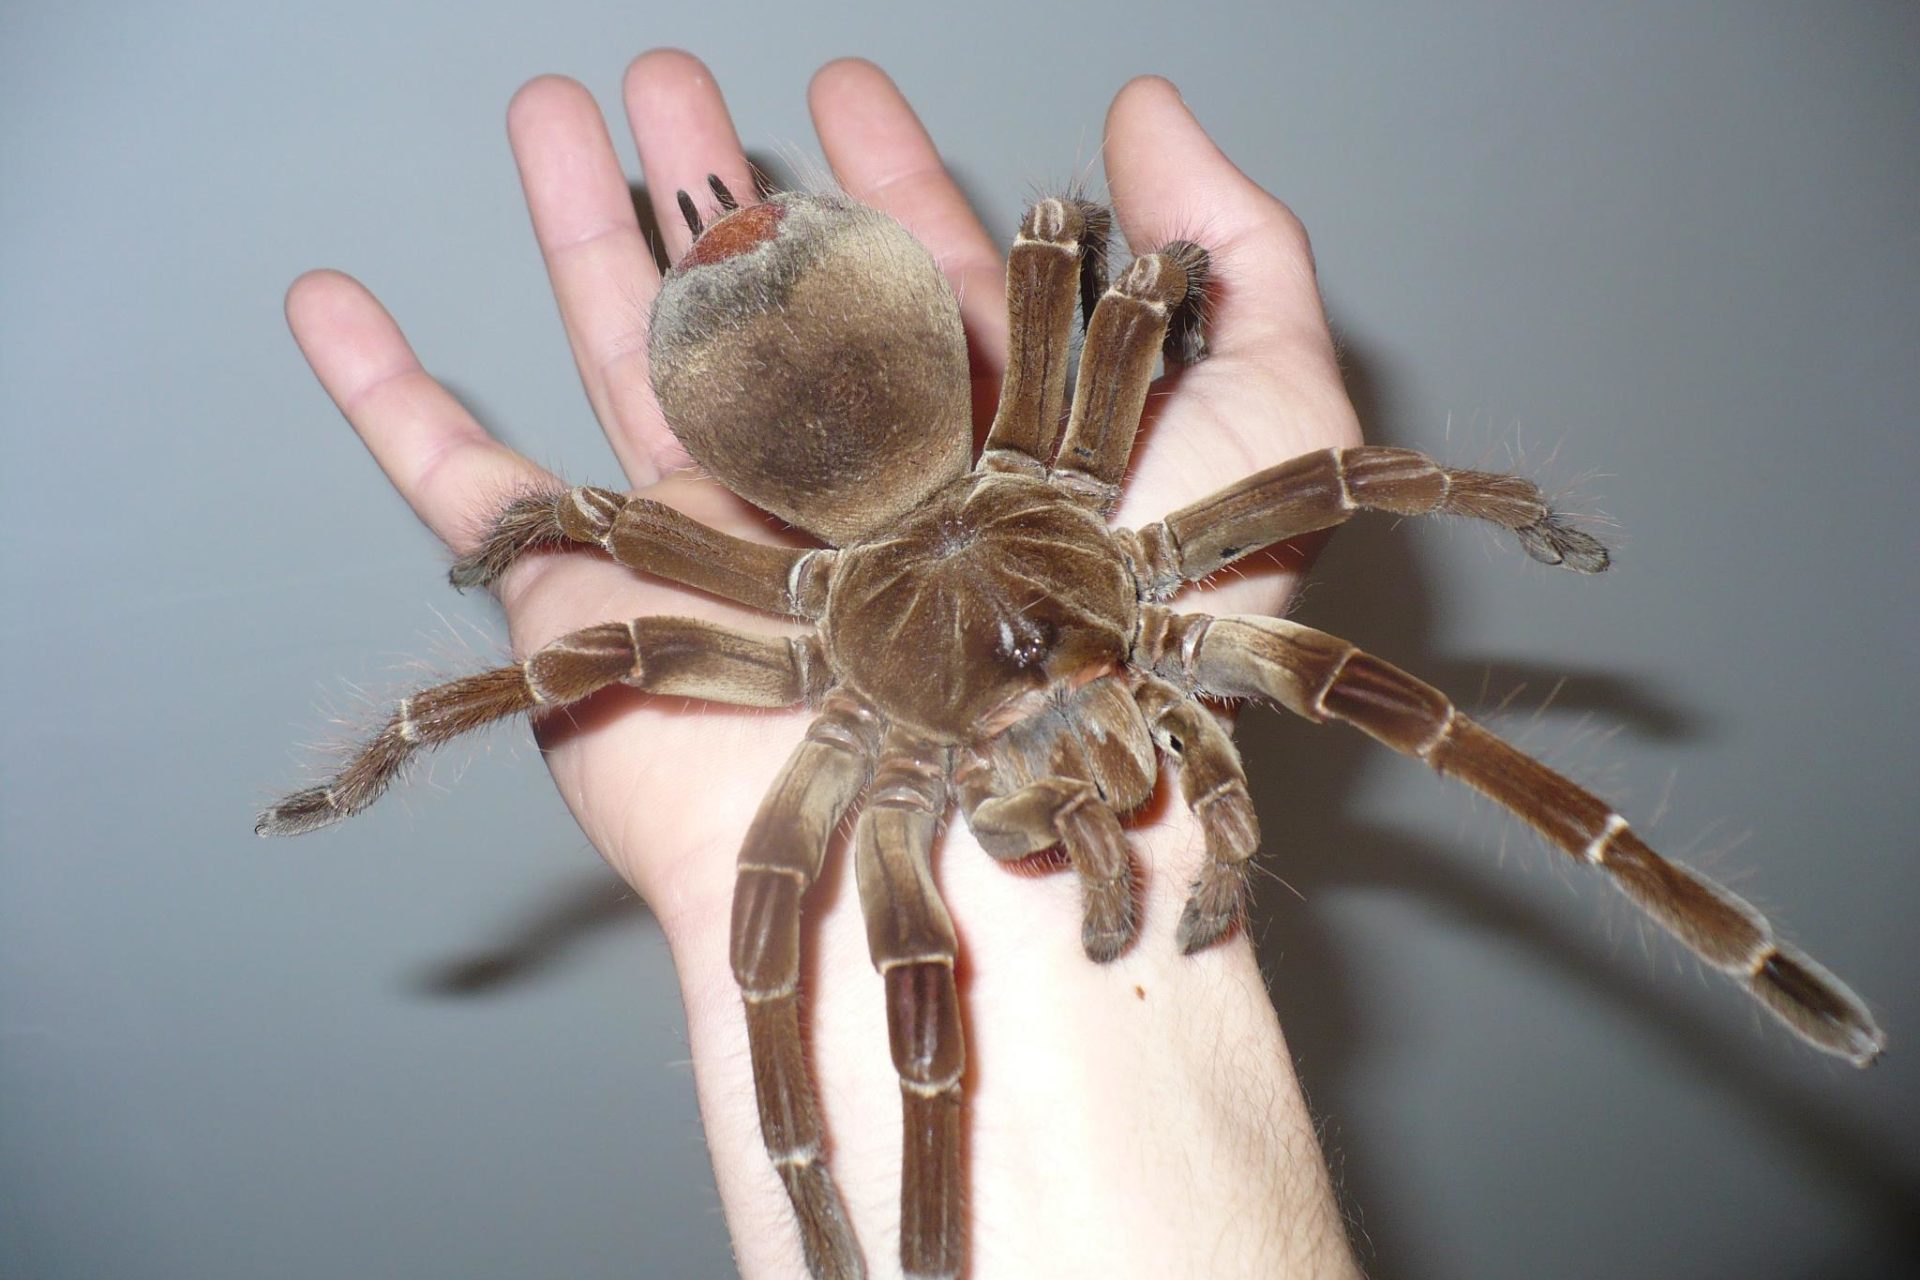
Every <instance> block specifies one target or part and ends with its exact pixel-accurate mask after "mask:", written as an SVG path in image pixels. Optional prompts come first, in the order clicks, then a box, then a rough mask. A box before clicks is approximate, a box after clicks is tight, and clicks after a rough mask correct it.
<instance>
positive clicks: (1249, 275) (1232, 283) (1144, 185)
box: [1102, 76, 1333, 364]
mask: <svg viewBox="0 0 1920 1280" xmlns="http://www.w3.org/2000/svg"><path fill="white" fill-rule="evenodd" d="M1102 155H1103V157H1104V160H1105V163H1106V170H1107V186H1108V189H1109V191H1110V192H1111V194H1112V196H1113V203H1114V213H1115V215H1116V216H1117V217H1118V218H1119V220H1120V226H1121V229H1122V230H1123V231H1125V233H1126V236H1127V243H1128V244H1129V245H1131V246H1133V248H1134V250H1135V251H1136V252H1139V251H1143V250H1148V249H1154V248H1157V247H1159V246H1160V245H1163V244H1165V243H1166V242H1167V241H1169V240H1174V239H1180V238H1183V237H1184V238H1189V239H1196V240H1199V241H1200V242H1201V243H1203V244H1204V245H1205V246H1206V248H1207V249H1208V250H1209V251H1210V252H1211V253H1212V254H1213V258H1214V261H1213V265H1214V269H1215V277H1216V279H1217V280H1218V282H1219V288H1218V291H1217V296H1216V298H1215V300H1214V301H1215V306H1214V308H1213V312H1212V314H1211V316H1210V317H1209V320H1210V323H1209V326H1208V344H1209V346H1210V347H1211V349H1212V351H1213V353H1214V354H1215V355H1218V356H1224V355H1229V354H1232V353H1234V352H1235V351H1236V350H1241V351H1245V350H1250V349H1256V348H1265V349H1268V350H1271V347H1272V344H1273V343H1274V342H1275V341H1276V340H1279V341H1285V342H1287V343H1289V344H1306V345H1308V346H1311V347H1314V348H1318V349H1319V350H1320V351H1322V352H1323V354H1324V356H1325V359H1326V360H1327V361H1328V363H1329V364H1331V361H1332V357H1333V343H1332V339H1331V337H1330V336H1329V335H1328V330H1327V321H1326V315H1325V313H1324V312H1323V310H1322V309H1321V305H1320V289H1319V285H1318V284H1317V282H1316V281H1315V279H1314V271H1313V253H1312V250H1311V248H1310V247H1309V245H1308V243H1307V235H1306V230H1305V228H1303V227H1302V226H1301V224H1300V220H1299V219H1298V218H1296V217H1294V215H1293V211H1292V210H1290V209H1288V208H1287V206H1286V205H1284V204H1282V203H1281V202H1280V201H1278V200H1276V199H1274V198H1273V197H1272V196H1270V195H1268V194H1267V193H1266V192H1265V191H1263V190H1262V189H1261V188H1260V187H1259V186H1258V185H1257V184H1256V183H1255V182H1254V181H1253V180H1252V179H1250V178H1248V177H1247V176H1246V175H1245V174H1244V173H1242V172H1240V170H1239V169H1238V168H1236V167H1235V166H1234V164H1233V162H1232V161H1231V160H1229V159H1227V157H1226V156H1225V155H1224V154H1223V153H1222V152H1221V150H1220V148H1219V147H1217V146H1215V145H1214V142H1213V139H1211V138H1209V137H1208V136H1207V132H1206V130H1205V129H1203V128H1201V126H1200V122H1199V121H1198V120H1196V119H1194V117H1193V113H1192V112H1190V111H1189V110H1187V106H1186V103H1185V102H1183V101H1182V100H1181V97H1180V91H1179V90H1178V89H1176V88H1175V87H1174V86H1173V85H1172V84H1171V83H1170V82H1169V81H1166V80H1163V79H1161V78H1160V77H1158V76H1141V77H1139V78H1138V79H1135V80H1132V81H1130V82H1128V84H1127V85H1126V86H1125V87H1124V88H1122V89H1121V90H1120V93H1119V96H1117V97H1116V98H1115V99H1114V100H1113V106H1112V107H1111V108H1110V109H1109V110H1108V112H1107V134H1106V141H1105V144H1104V145H1103V147H1102Z"/></svg>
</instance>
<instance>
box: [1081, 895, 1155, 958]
mask: <svg viewBox="0 0 1920 1280" xmlns="http://www.w3.org/2000/svg"><path fill="white" fill-rule="evenodd" d="M1139 932H1140V922H1139V917H1138V915H1137V913H1136V912H1135V909H1134V904H1133V877H1132V876H1130V875H1129V876H1126V877H1124V878H1122V879H1119V880H1109V881H1106V882H1104V883H1101V884H1088V885H1087V886H1086V906H1085V912H1084V914H1083V915H1082V917H1081V921H1080V946H1081V947H1082V948H1083V949H1084V950H1085V951H1086V953H1087V959H1089V960H1091V961H1093V962H1094V963H1095V964H1107V963H1109V962H1111V961H1113V960H1116V959H1118V958H1119V956H1120V954H1121V952H1123V951H1125V950H1126V949H1127V948H1128V947H1130V946H1132V945H1133V940H1134V938H1135V937H1136V936H1137V935H1138V934H1139Z"/></svg>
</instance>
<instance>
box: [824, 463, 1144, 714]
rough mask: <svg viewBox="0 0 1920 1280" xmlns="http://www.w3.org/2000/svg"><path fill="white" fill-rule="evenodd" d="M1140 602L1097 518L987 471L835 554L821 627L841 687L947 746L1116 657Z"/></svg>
mask: <svg viewBox="0 0 1920 1280" xmlns="http://www.w3.org/2000/svg"><path fill="white" fill-rule="evenodd" d="M1138 606H1139V598H1138V593H1137V591H1136V589H1135V586H1134V580H1133V575H1132V573H1131V571H1130V570H1129V569H1128V567H1127V564H1126V561H1125V560H1124V559H1122V558H1121V556H1120V553H1119V551H1118V550H1117V549H1116V547H1115V546H1114V544H1113V541H1112V539H1111V538H1110V537H1109V535H1108V533H1107V531H1106V527H1105V525H1104V524H1103V523H1102V522H1101V520H1100V518H1099V517H1098V516H1096V515H1095V514H1094V513H1093V512H1092V511H1090V510H1088V509H1087V508H1086V507H1084V506H1081V505H1080V504H1078V503H1076V502H1074V501H1072V500H1071V499H1068V498H1066V497H1063V496H1062V495H1061V493H1060V491H1059V490H1057V489H1054V488H1052V487H1051V486H1049V485H1048V484H1046V483H1045V482H1043V481H1039V480H1033V479H1027V478H1025V477H1017V476H1011V475H998V474H992V473H986V474H976V475H970V476H967V477H965V478H963V479H962V480H960V481H958V482H956V483H954V484H952V485H950V486H948V487H947V488H946V489H943V490H941V491H940V492H939V493H937V494H935V495H934V496H933V498H932V499H930V500H929V501H928V502H927V503H926V504H925V505H923V506H922V507H920V508H919V509H918V510H916V511H915V512H913V513H912V514H911V515H909V516H907V517H906V518H905V519H903V520H902V521H901V522H900V523H899V524H898V525H896V526H895V527H894V528H893V529H892V530H890V531H889V532H888V533H887V534H886V535H885V536H883V537H880V538H877V539H875V540H873V541H871V542H866V543H862V544H859V545H857V546H853V547H849V548H847V549H845V550H844V551H842V552H841V555H840V558H839V562H838V563H837V564H836V565H835V568H834V574H833V581H832V584H831V586H830V588H829V594H828V599H827V612H826V615H825V617H823V618H822V619H821V620H820V630H821V639H822V640H823V642H824V643H825V644H826V646H827V651H828V653H829V655H830V656H831V658H832V662H833V666H834V669H835V671H836V672H837V673H838V674H839V675H840V677H841V679H842V680H843V681H844V682H845V683H846V684H848V685H851V686H852V687H853V688H854V689H855V690H857V691H858V692H859V693H861V694H862V695H864V696H865V697H867V698H869V699H871V700H872V702H873V703H874V705H875V706H877V707H879V708H880V709H881V710H882V711H883V712H885V713H886V715H887V716H888V717H889V718H890V719H892V720H894V721H896V722H899V723H902V724H905V725H908V726H910V727H912V728H914V729H916V730H918V731H919V732H921V733H923V734H926V735H928V736H929V737H931V738H933V739H934V740H936V741H942V742H952V743H958V742H967V741H974V740H977V739H980V738H984V737H991V736H993V734H994V733H996V732H997V731H999V730H1000V729H1004V728H1005V727H1006V726H1007V725H1009V724H1012V723H1014V722H1015V721H1017V720H1020V719H1022V718H1024V717H1025V716H1027V715H1028V714H1030V713H1031V712H1032V711H1033V710H1036V709H1037V708H1038V707H1039V706H1040V705H1041V704H1042V703H1043V702H1044V701H1045V699H1046V698H1048V697H1049V696H1050V695H1052V694H1053V693H1055V692H1058V691H1062V690H1067V689H1072V688H1076V687H1078V686H1080V685H1083V684H1085V683H1086V682H1087V681H1089V680H1092V679H1094V678H1095V677H1097V676H1100V675H1104V674H1105V673H1107V672H1109V671H1112V670H1114V669H1116V668H1118V667H1120V666H1122V665H1124V663H1125V660H1126V654H1127V646H1128V642H1129V639H1130V637H1131V635H1132V633H1133V626H1134V618H1135V614H1136V612H1137V610H1138Z"/></svg>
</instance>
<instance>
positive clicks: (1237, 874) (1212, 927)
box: [1174, 859, 1247, 956]
mask: <svg viewBox="0 0 1920 1280" xmlns="http://www.w3.org/2000/svg"><path fill="white" fill-rule="evenodd" d="M1246 865H1247V864H1246V863H1245V862H1244V861H1237V862H1222V861H1219V860H1218V859H1215V860H1212V861H1209V862H1208V863H1207V865H1206V867H1205V868H1204V869H1203V870H1202V871H1201V872H1200V877H1199V879H1197V880H1195V881H1194V882H1193V893H1192V894H1191V895H1190V896H1189V897H1188V898H1187V905H1186V908H1185V909H1184V910H1182V911H1181V912H1180V927H1179V929H1178V930H1177V931H1176V932H1175V934H1174V941H1175V942H1177V943H1178V944H1179V947H1180V954H1182V955H1188V956H1190V955H1192V954H1193V953H1194V952H1196V951H1204V950H1206V949H1207V948H1208V947H1210V946H1212V945H1213V944H1214V943H1216V942H1218V941H1220V939H1222V938H1224V937H1226V936H1227V934H1229V933H1230V932H1232V931H1233V928H1234V926H1235V925H1237V924H1239V923H1240V918H1241V916H1242V914H1243V913H1244V912H1245V910H1246V902H1247V872H1246Z"/></svg>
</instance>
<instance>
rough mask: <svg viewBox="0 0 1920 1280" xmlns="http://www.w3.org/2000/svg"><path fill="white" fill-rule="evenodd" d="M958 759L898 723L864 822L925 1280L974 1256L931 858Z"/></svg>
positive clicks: (944, 950) (948, 967)
mask: <svg viewBox="0 0 1920 1280" xmlns="http://www.w3.org/2000/svg"><path fill="white" fill-rule="evenodd" d="M950 756H951V750H950V749H949V748H947V747H942V746H937V745H935V744H933V743H930V742H925V741H921V740H919V739H917V738H915V737H914V736H913V735H911V734H909V733H906V732H904V731H903V730H901V729H899V728H897V727H896V728H894V729H891V730H889V731H888V733H887V737H886V741H885V742H884V743H883V745H882V747H881V752H880V762H879V765H878V767H877V768H876V770H875V772H874V780H873V785H872V787H871V788H870V789H869V791H868V793H867V799H866V802H865V804H864V806H863V807H862V808H861V811H860V821H859V823H858V825H857V826H856V827H855V828H854V869H855V872H856V878H857V879H858V882H859V886H860V908H861V911H862V912H863V913H864V914H865V916H866V922H867V949H868V951H869V952H870V954H871V955H872V957H873V965H874V968H876V969H878V970H879V971H880V975H881V978H882V979H883V980H884V981H885V983H886V998H887V1034H888V1039H889V1041H890V1042H891V1047H892V1051H893V1065H894V1069H895V1070H896V1071H897V1072H898V1073H899V1076H900V1107H901V1126H902V1128H901V1132H902V1172H901V1180H900V1264H901V1266H902V1267H903V1268H904V1269H905V1271H906V1274H907V1275H908V1276H909V1277H912V1278H913V1280H935V1278H936V1277H938V1278H940V1280H952V1277H956V1276H958V1275H959V1274H960V1269H961V1267H962V1266H963V1265H964V1263H965V1258H966V1216H965V1208H964V1205H963V1200H964V1196H963V1194H962V1193H963V1191H964V1189H965V1188H964V1179H963V1176H962V1168H961V1165H962V1156H963V1153H964V1147H963V1141H964V1136H963V1126H962V1124H961V1121H962V1119H963V1116H964V1112H963V1109H962V1100H961V1091H960V1077H961V1075H962V1074H963V1072H964V1071H965V1069H966V1061H967V1055H966V1045H965V1041H964V1039H963V1037H962V1031H961V1025H960V992H959V987H958V985H957V984H956V983H955V981H954V960H955V957H956V955H957V954H958V950H959V942H958V940H957V938H956V937H955V935H954V930H953V919H952V917H951V916H949V915H948V914H947V908H946V904H945V903H943V902H942V901H941V900H940V891H939V889H938V888H936V887H935V885H934V882H933V869H932V866H931V863H930V859H931V855H932V851H933V839H934V833H935V831H936V830H937V829H938V826H939V820H940V816H941V815H942V814H943V813H945V812H946V808H947V791H948V772H949V769H950V767H951V762H950V759H949V757H950ZM824 1274H826V1275H837V1274H838V1273H837V1272H826V1273H824Z"/></svg>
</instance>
